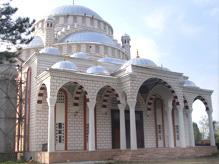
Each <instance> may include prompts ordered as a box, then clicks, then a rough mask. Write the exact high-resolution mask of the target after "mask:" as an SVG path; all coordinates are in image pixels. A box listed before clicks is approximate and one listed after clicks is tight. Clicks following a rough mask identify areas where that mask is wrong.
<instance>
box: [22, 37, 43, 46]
mask: <svg viewBox="0 0 219 164" xmlns="http://www.w3.org/2000/svg"><path fill="white" fill-rule="evenodd" d="M43 46H44V44H43V40H42V39H41V37H39V36H34V38H33V39H32V40H31V41H30V43H29V44H28V45H27V46H26V48H35V47H43Z"/></svg>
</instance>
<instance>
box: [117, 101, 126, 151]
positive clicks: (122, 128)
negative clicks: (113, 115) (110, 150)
mask: <svg viewBox="0 0 219 164" xmlns="http://www.w3.org/2000/svg"><path fill="white" fill-rule="evenodd" d="M118 106H119V112H120V113H119V116H120V149H122V150H124V149H126V133H125V105H124V104H119V105H118Z"/></svg>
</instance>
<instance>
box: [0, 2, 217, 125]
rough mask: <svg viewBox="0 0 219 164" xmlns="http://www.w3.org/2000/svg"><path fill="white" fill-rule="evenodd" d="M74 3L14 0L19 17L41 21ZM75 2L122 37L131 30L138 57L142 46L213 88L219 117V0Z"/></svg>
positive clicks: (144, 52) (144, 51) (162, 62)
mask: <svg viewBox="0 0 219 164" xmlns="http://www.w3.org/2000/svg"><path fill="white" fill-rule="evenodd" d="M0 1H3V0H0ZM72 3H73V0H13V4H14V5H15V6H17V7H18V8H19V10H18V12H17V14H18V15H22V16H28V17H31V18H36V19H37V18H40V17H42V16H44V15H46V13H48V12H49V11H50V10H51V9H53V8H55V7H57V6H60V5H71V4H72ZM75 4H77V5H84V6H86V7H88V8H90V9H92V10H94V11H96V12H97V13H98V14H99V15H100V16H101V17H102V18H103V19H104V20H106V21H107V22H108V23H110V24H111V25H112V27H113V28H114V37H115V38H116V39H118V40H119V41H120V36H121V35H122V34H124V33H127V34H129V35H130V36H131V46H132V56H133V57H135V56H136V49H138V50H139V53H140V56H141V57H145V58H149V59H151V60H153V61H154V62H155V63H156V64H157V65H163V66H164V67H167V68H169V69H171V70H172V71H177V72H181V73H184V75H186V76H189V78H190V80H192V81H193V82H195V84H196V85H198V86H199V87H201V88H206V89H211V90H214V93H213V95H212V101H213V109H214V113H213V118H214V119H216V120H218V121H219V39H218V38H219V26H218V24H219V2H218V0H165V1H164V0H137V1H135V0H75ZM196 104H198V105H196V108H195V110H194V113H193V116H194V115H196V116H200V114H202V113H204V109H199V107H200V106H201V105H199V103H196ZM200 108H201V107H200ZM200 111H201V112H200ZM197 118H198V117H193V119H194V120H195V121H197V120H196V119H197Z"/></svg>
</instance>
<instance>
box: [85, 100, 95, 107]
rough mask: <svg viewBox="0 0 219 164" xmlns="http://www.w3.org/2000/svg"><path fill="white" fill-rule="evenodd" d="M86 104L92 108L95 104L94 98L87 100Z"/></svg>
mask: <svg viewBox="0 0 219 164" xmlns="http://www.w3.org/2000/svg"><path fill="white" fill-rule="evenodd" d="M87 105H88V107H89V109H90V108H94V106H95V105H96V101H95V100H92V101H89V102H87Z"/></svg>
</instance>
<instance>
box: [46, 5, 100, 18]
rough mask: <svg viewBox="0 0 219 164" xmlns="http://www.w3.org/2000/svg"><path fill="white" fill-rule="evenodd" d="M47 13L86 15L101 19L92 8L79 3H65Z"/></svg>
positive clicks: (53, 14)
mask: <svg viewBox="0 0 219 164" xmlns="http://www.w3.org/2000/svg"><path fill="white" fill-rule="evenodd" d="M48 15H51V16H57V15H87V16H91V17H92V16H93V17H94V18H97V19H100V20H102V18H101V17H100V16H99V15H98V14H97V13H96V12H94V11H93V10H91V9H89V8H87V7H84V6H79V5H65V6H60V7H57V8H55V9H53V10H52V11H51V12H50V13H48Z"/></svg>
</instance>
